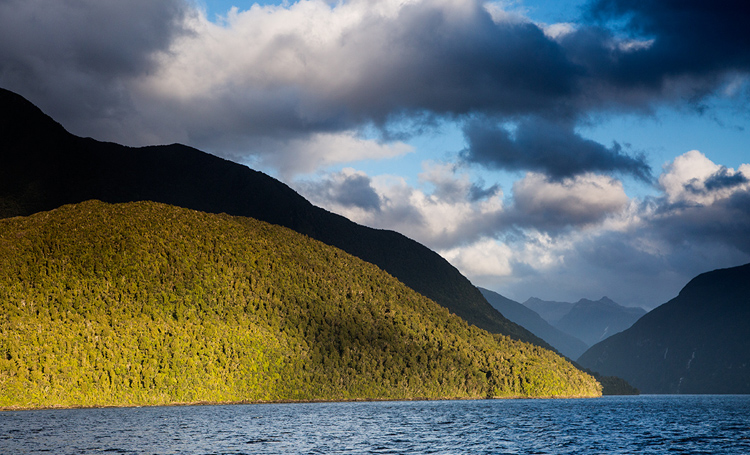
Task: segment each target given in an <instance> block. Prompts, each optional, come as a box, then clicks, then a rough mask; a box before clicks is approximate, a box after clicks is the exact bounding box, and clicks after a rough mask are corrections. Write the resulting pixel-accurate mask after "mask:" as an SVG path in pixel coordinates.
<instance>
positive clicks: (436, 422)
mask: <svg viewBox="0 0 750 455" xmlns="http://www.w3.org/2000/svg"><path fill="white" fill-rule="evenodd" d="M0 453H1V454H57V455H65V454H76V455H79V454H159V455H162V454H186V455H208V454H211V455H214V454H216V455H218V454H222V455H223V454H231V455H245V454H247V455H249V454H371V453H372V454H406V453H408V454H650V453H652V454H657V453H658V454H663V453H679V454H683V453H693V454H699V453H705V454H709V453H710V454H748V453H750V396H638V397H604V398H600V399H589V400H484V401H432V402H378V403H310V404H265V405H230V406H189V407H152V408H120V409H115V408H109V409H68V410H42V411H17V412H16V411H14V412H3V413H0Z"/></svg>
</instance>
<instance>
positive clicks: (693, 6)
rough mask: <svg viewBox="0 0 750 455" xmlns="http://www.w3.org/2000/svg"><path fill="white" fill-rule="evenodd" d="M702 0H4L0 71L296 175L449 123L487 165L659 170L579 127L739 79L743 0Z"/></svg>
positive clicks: (129, 123)
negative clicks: (211, 16) (579, 2)
mask: <svg viewBox="0 0 750 455" xmlns="http://www.w3.org/2000/svg"><path fill="white" fill-rule="evenodd" d="M704 3H705V2H681V1H679V2H678V1H674V0H673V1H666V2H658V4H655V5H651V4H649V3H648V2H633V1H625V0H622V1H614V0H612V1H609V0H600V1H594V2H592V3H591V4H589V5H588V9H587V15H586V17H585V18H584V19H583V20H582V21H581V22H579V23H578V24H573V25H570V24H552V25H546V24H535V23H533V22H531V21H530V20H528V19H525V18H524V17H522V16H520V15H518V14H512V13H508V12H505V11H503V10H502V8H501V7H500V6H499V4H497V3H489V2H484V1H481V0H439V1H435V0H430V1H427V0H409V1H395V0H375V1H372V0H349V1H344V2H338V3H335V4H331V3H329V2H326V1H323V0H302V1H299V2H295V3H291V4H288V5H285V6H265V7H261V6H259V5H253V6H252V7H251V8H250V9H249V10H247V11H238V10H236V9H235V10H232V11H230V12H229V13H228V14H227V16H226V17H225V19H224V22H223V23H218V24H217V23H213V22H210V21H209V20H208V19H207V18H206V15H205V13H203V12H201V11H200V10H199V9H197V8H196V7H194V6H193V4H191V3H187V2H186V1H180V0H167V1H164V2H156V3H154V2H148V1H133V2H124V3H123V2H117V1H114V0H100V1H81V2H69V1H63V2H60V1H52V0H30V1H24V2H21V1H18V0H6V1H4V2H2V3H0V37H1V38H2V41H1V42H2V44H0V84H2V85H3V86H4V87H6V88H9V89H12V90H15V91H18V92H20V93H22V94H24V95H26V96H27V97H29V98H30V99H31V100H32V101H34V102H36V103H38V104H40V105H41V107H42V108H43V109H45V110H46V111H47V112H50V113H51V114H52V115H53V116H54V117H55V118H57V119H59V120H60V121H61V122H62V123H63V124H64V125H66V126H68V127H69V128H70V129H72V130H73V131H74V132H82V133H84V134H86V135H91V136H95V137H97V138H100V139H106V140H116V141H119V142H125V143H128V144H132V145H140V144H151V143H164V142H175V141H179V142H184V143H188V144H190V145H194V146H198V147H201V148H204V149H208V150H211V151H213V152H214V153H217V154H223V155H225V156H228V157H230V158H233V159H238V160H244V161H246V162H258V163H261V164H265V165H268V166H271V167H273V168H276V169H278V170H279V171H280V172H281V173H282V174H284V175H289V176H291V175H294V174H296V173H305V172H309V171H310V170H311V169H315V168H322V167H326V166H328V165H331V164H335V163H345V162H353V161H356V160H358V159H361V158H362V157H368V158H370V157H388V156H392V155H393V154H397V153H404V151H405V146H404V144H402V143H400V142H399V141H400V140H403V139H406V138H408V137H409V136H410V135H413V134H418V132H419V131H420V127H423V126H425V125H429V124H431V123H433V122H435V120H436V119H450V120H451V121H456V122H459V123H461V124H463V125H464V133H465V136H466V138H467V142H468V144H469V148H468V149H467V150H466V151H465V153H464V158H465V159H466V160H468V161H470V162H473V163H478V164H481V165H484V166H488V167H491V168H500V169H507V170H514V171H515V170H521V171H535V172H542V173H545V174H547V175H549V176H551V177H554V178H558V179H559V178H565V177H573V176H576V175H583V174H586V173H589V172H598V173H607V174H622V175H631V176H635V177H636V178H639V179H642V180H647V179H649V178H650V172H651V170H650V168H649V166H648V165H647V163H646V161H645V158H644V156H642V155H640V154H638V153H635V154H627V153H625V152H624V151H623V149H622V147H620V146H619V145H617V144H613V145H605V144H599V143H596V142H595V141H592V140H589V139H585V138H583V137H581V136H580V135H578V134H577V133H576V132H575V129H576V126H578V125H580V124H581V122H585V121H587V119H588V117H589V116H590V115H592V114H595V113H601V112H622V111H648V110H650V109H652V108H653V107H654V106H655V105H659V104H663V103H672V102H675V103H676V102H680V103H681V102H684V101H685V100H689V101H690V102H691V103H693V104H694V105H696V106H697V105H702V104H701V103H704V101H705V100H706V99H707V98H708V97H709V96H711V95H713V94H716V93H719V92H721V91H722V90H725V91H726V90H728V89H729V86H730V85H731V86H732V87H734V88H733V89H732V90H734V91H735V93H736V92H737V91H740V92H742V93H744V91H746V85H747V84H745V83H744V82H743V81H744V79H743V78H745V77H746V76H747V73H748V69H750V51H748V49H750V45H749V43H748V37H747V33H746V32H745V28H744V27H745V24H744V22H743V20H742V19H741V15H739V14H736V13H735V8H734V5H733V3H732V2H728V1H717V2H711V5H710V6H707V5H705V4H704ZM678 13H679V14H678ZM612 24H615V25H617V26H614V25H612ZM80 106H83V108H80ZM508 122H510V123H511V124H514V125H516V128H515V130H514V131H511V130H509V129H507V128H505V127H503V126H498V125H507V124H508ZM405 124H406V125H409V126H408V127H406V128H404V125H405ZM373 132H374V134H373ZM304 142H309V143H310V144H312V145H311V148H312V150H308V149H307V148H306V147H303V146H300V144H302V143H304ZM325 143H327V144H330V145H326V147H328V148H329V149H330V150H332V151H333V150H335V151H334V152H333V153H334V154H338V155H336V156H333V155H326V156H322V155H321V154H320V153H319V152H318V151H316V148H317V150H319V149H320V147H321V144H325ZM301 162H304V163H305V164H304V165H302V166H300V165H299V163H301Z"/></svg>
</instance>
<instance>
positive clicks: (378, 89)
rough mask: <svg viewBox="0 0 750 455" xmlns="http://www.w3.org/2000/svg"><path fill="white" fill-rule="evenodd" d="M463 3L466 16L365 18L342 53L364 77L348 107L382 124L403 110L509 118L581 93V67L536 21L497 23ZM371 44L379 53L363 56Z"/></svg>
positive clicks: (424, 6) (419, 11) (406, 11)
mask: <svg viewBox="0 0 750 455" xmlns="http://www.w3.org/2000/svg"><path fill="white" fill-rule="evenodd" d="M466 4H467V5H470V6H466V5H464V7H465V8H466V9H467V10H468V11H454V10H452V9H451V8H446V7H445V5H444V4H440V3H437V2H436V3H434V4H433V3H431V2H423V3H415V4H412V5H407V6H404V7H403V8H402V9H401V11H400V12H399V15H398V17H397V19H396V20H393V19H392V18H390V17H371V18H370V19H369V20H366V21H364V22H363V23H362V24H361V26H360V27H358V30H357V32H356V33H353V34H352V35H353V36H351V37H347V38H348V39H349V41H347V43H346V45H345V47H344V49H343V52H344V53H345V54H346V55H351V56H352V58H353V60H352V61H353V62H355V64H356V65H358V66H360V68H361V70H362V71H361V74H362V75H363V77H362V79H361V80H360V81H359V82H358V83H357V84H356V86H353V87H352V89H353V90H351V91H349V92H344V93H343V94H342V95H341V97H342V99H343V101H344V103H345V104H347V105H348V106H350V108H351V110H352V111H354V112H361V113H362V114H363V115H365V116H368V117H371V116H374V117H376V118H378V119H387V118H388V117H389V116H390V115H392V114H399V113H401V112H403V111H413V112H417V113H418V112H422V111H429V112H433V113H437V114H447V115H460V114H466V113H471V112H476V111H485V112H493V113H498V114H501V115H508V114H517V113H523V112H528V111H550V110H557V109H559V108H560V104H559V103H560V102H561V101H564V100H565V99H566V98H568V97H569V96H571V95H572V94H573V93H574V91H575V89H576V87H575V76H576V73H577V68H576V66H575V65H574V64H572V63H571V62H570V61H568V60H567V58H566V56H565V54H564V50H563V49H562V48H561V47H560V46H559V45H558V44H557V43H556V42H554V41H553V40H550V39H549V38H548V37H547V36H545V35H544V33H543V31H542V30H541V29H540V28H539V27H537V26H536V25H534V24H532V23H529V22H502V23H496V22H494V21H493V20H492V18H491V17H490V15H489V14H488V12H487V11H486V10H485V9H484V8H483V5H482V3H481V2H466ZM370 43H376V46H377V49H375V50H374V51H373V52H371V53H369V54H365V55H362V54H361V51H362V49H367V48H368V47H370V46H372V44H370ZM384 51H385V52H384ZM363 58H364V60H362V59H363Z"/></svg>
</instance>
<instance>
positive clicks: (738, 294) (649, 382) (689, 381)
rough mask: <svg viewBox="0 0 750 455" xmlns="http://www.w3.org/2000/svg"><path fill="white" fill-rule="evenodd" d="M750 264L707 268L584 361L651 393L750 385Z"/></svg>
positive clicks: (743, 390) (747, 389)
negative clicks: (667, 300) (674, 294)
mask: <svg viewBox="0 0 750 455" xmlns="http://www.w3.org/2000/svg"><path fill="white" fill-rule="evenodd" d="M748 327H750V264H747V265H743V266H740V267H734V268H729V269H721V270H715V271H712V272H708V273H704V274H702V275H699V276H697V277H696V278H694V279H693V280H691V281H690V282H689V283H688V284H687V285H686V286H685V287H684V288H683V289H682V290H681V291H680V293H679V295H678V296H677V297H675V298H674V299H672V300H670V301H669V302H667V303H665V304H663V305H661V306H659V307H658V308H656V309H654V310H652V311H650V312H649V313H648V314H646V315H645V316H643V317H642V318H641V319H639V320H638V322H636V323H635V324H633V326H632V327H630V328H629V329H627V330H625V331H623V332H621V333H618V334H617V335H613V336H612V337H610V338H608V339H606V340H604V341H603V342H601V343H599V344H596V345H594V346H592V347H591V348H590V349H589V350H588V351H586V352H585V353H584V354H583V355H582V356H581V357H580V358H579V359H578V361H579V363H580V364H581V365H583V366H585V367H587V368H590V369H591V370H594V371H597V372H599V373H601V374H604V375H617V376H620V377H622V378H625V379H626V380H627V381H628V382H630V383H631V384H633V385H634V386H636V387H637V388H639V389H640V390H641V391H642V392H644V393H685V394H690V393H719V394H724V393H739V394H747V393H750V331H749V330H748Z"/></svg>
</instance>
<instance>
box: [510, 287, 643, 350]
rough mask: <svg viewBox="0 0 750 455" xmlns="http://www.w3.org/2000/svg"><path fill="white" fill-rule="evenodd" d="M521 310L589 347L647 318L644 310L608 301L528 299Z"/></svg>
mask: <svg viewBox="0 0 750 455" xmlns="http://www.w3.org/2000/svg"><path fill="white" fill-rule="evenodd" d="M524 306H526V307H527V308H529V309H531V310H534V311H535V312H536V313H538V314H539V315H540V316H541V317H542V318H543V319H545V320H546V321H547V322H549V323H550V324H551V325H552V326H554V327H555V328H557V329H558V330H561V331H562V332H564V333H567V334H568V335H571V336H573V337H575V338H577V339H579V340H581V341H583V342H584V343H586V345H587V346H592V345H594V344H596V343H598V342H600V341H602V340H604V339H606V338H607V337H609V336H612V335H614V334H615V333H618V332H621V331H623V330H625V329H627V328H628V327H630V326H631V325H633V323H634V322H635V321H637V320H638V319H639V318H640V317H641V316H643V315H644V314H646V310H644V309H643V308H634V307H625V306H622V305H619V304H617V303H615V302H614V301H612V300H611V299H609V298H607V297H602V298H601V299H599V300H596V301H594V300H589V299H581V300H579V301H578V302H575V303H570V302H553V301H545V300H540V299H538V298H530V299H529V300H527V301H526V302H524Z"/></svg>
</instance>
